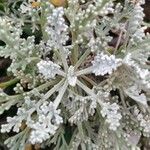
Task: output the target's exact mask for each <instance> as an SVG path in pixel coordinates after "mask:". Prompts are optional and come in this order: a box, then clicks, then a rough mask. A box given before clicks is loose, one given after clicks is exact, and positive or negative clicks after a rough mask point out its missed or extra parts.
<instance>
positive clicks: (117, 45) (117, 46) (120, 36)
mask: <svg viewBox="0 0 150 150" xmlns="http://www.w3.org/2000/svg"><path fill="white" fill-rule="evenodd" d="M122 34H123V31H122V30H121V32H120V34H119V38H118V41H117V44H116V47H115V50H114V54H116V52H117V50H118V48H119V44H120V42H121V38H122Z"/></svg>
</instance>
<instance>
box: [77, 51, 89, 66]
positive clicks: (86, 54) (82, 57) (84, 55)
mask: <svg viewBox="0 0 150 150" xmlns="http://www.w3.org/2000/svg"><path fill="white" fill-rule="evenodd" d="M90 53H91V51H90V49H87V50H86V51H85V52H84V54H83V55H82V56H81V57H80V59H79V60H78V61H77V63H76V64H75V67H74V68H75V69H77V68H78V67H79V66H80V65H81V64H82V63H83V62H84V60H85V59H86V58H87V56H88V55H89V54H90Z"/></svg>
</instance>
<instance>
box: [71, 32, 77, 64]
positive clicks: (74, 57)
mask: <svg viewBox="0 0 150 150" xmlns="http://www.w3.org/2000/svg"><path fill="white" fill-rule="evenodd" d="M77 34H78V33H76V32H74V31H72V43H73V44H74V48H73V49H72V51H71V63H72V65H73V66H74V65H75V64H76V62H77V61H78V55H79V50H78V44H76V43H75V41H76V39H77Z"/></svg>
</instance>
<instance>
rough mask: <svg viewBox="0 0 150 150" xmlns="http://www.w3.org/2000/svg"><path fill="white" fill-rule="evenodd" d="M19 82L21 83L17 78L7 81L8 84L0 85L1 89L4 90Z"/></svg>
mask: <svg viewBox="0 0 150 150" xmlns="http://www.w3.org/2000/svg"><path fill="white" fill-rule="evenodd" d="M18 81H19V79H17V78H15V79H12V80H10V81H7V82H4V83H0V88H2V89H4V88H7V87H9V86H10V85H13V84H15V83H17V82H18Z"/></svg>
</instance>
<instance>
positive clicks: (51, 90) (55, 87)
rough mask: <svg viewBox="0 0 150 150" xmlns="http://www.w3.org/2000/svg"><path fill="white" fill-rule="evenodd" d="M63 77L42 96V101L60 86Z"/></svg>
mask: <svg viewBox="0 0 150 150" xmlns="http://www.w3.org/2000/svg"><path fill="white" fill-rule="evenodd" d="M64 80H65V79H62V80H61V81H60V82H59V83H58V84H56V85H55V86H54V87H53V88H52V89H50V90H49V91H48V92H47V93H46V94H45V95H44V97H43V99H42V101H44V100H47V99H48V98H49V97H50V96H51V95H52V94H53V93H54V92H55V91H57V90H58V88H60V87H61V85H62V84H63V82H64Z"/></svg>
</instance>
